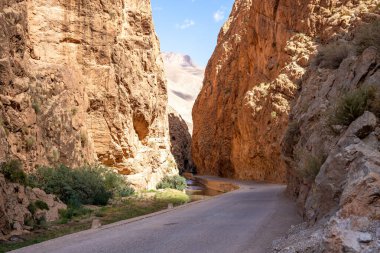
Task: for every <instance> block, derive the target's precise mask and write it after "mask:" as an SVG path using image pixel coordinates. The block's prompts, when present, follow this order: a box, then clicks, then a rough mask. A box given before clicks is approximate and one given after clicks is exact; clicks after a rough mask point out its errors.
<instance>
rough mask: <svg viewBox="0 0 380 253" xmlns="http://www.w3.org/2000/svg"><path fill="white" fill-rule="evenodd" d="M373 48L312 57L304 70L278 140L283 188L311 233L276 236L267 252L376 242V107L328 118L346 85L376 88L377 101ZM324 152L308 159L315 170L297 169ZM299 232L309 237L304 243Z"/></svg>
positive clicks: (379, 207)
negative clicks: (285, 178)
mask: <svg viewBox="0 0 380 253" xmlns="http://www.w3.org/2000/svg"><path fill="white" fill-rule="evenodd" d="M379 28H380V27H379ZM379 28H378V29H379ZM354 37H355V35H354ZM347 43H349V44H350V43H352V41H347ZM379 52H380V51H379V50H378V49H376V48H374V47H370V48H368V49H366V50H365V51H364V52H363V53H362V54H360V55H355V54H351V55H349V56H347V58H346V59H344V60H343V62H342V63H341V64H340V66H339V67H338V68H337V69H326V68H321V67H320V65H317V66H313V67H310V68H309V70H308V74H307V75H305V79H304V80H303V82H302V84H301V87H302V89H301V91H300V93H299V95H298V98H297V100H296V102H295V105H294V107H293V109H292V113H291V121H292V123H291V128H290V129H289V130H288V133H287V137H286V138H285V139H284V140H285V141H284V143H283V144H284V157H285V158H286V160H287V162H288V164H289V168H290V169H289V186H288V191H289V193H290V194H291V195H293V196H294V197H295V198H296V199H297V203H298V205H299V207H300V211H301V214H302V215H303V217H304V219H305V220H306V222H307V223H306V227H308V229H309V230H312V233H310V234H307V233H305V230H303V229H301V230H298V231H293V232H291V233H290V234H289V235H288V236H287V237H285V238H283V239H282V240H280V241H279V242H277V243H276V244H275V249H277V250H274V252H295V251H301V252H303V251H305V250H306V249H308V250H309V252H377V251H379V250H380V246H379V244H378V241H379V239H380V230H379V228H380V216H379V214H380V202H379V200H380V198H379V196H380V195H379V194H380V163H379V161H380V132H379V130H380V118H379V116H380V114H378V113H379V107H378V105H377V106H376V105H375V107H373V106H370V107H369V109H370V110H372V111H373V112H369V111H366V112H364V113H363V115H361V116H360V117H358V118H357V119H356V120H355V121H353V122H352V123H351V124H350V125H349V126H348V127H347V126H344V125H332V123H331V117H332V116H333V117H335V116H337V115H336V114H334V111H335V110H336V109H334V108H335V107H336V106H337V104H339V101H341V99H342V97H344V96H345V94H346V93H347V92H348V91H350V92H355V91H358V90H360V89H362V90H370V89H375V90H376V92H377V93H378V94H375V96H377V97H375V98H374V101H380V100H379V94H380V93H379V92H380V84H379V80H380V69H379V63H380V54H379ZM358 94H360V93H358ZM361 96H363V94H361ZM356 99H359V100H360V99H363V97H356ZM375 113H376V114H377V115H376V114H375ZM294 129H297V130H294ZM288 140H291V141H290V142H286V141H288ZM323 154H326V158H325V159H322V160H320V161H321V162H320V163H319V164H315V165H316V166H318V167H317V168H316V169H317V171H316V178H315V179H314V178H308V177H306V178H305V176H304V175H305V173H302V172H306V173H307V174H309V173H310V170H309V168H310V166H311V164H310V159H315V158H314V157H319V156H321V155H323ZM300 172H301V173H300ZM289 238H293V239H291V240H289ZM306 238H313V240H312V242H311V243H306V242H308V239H306ZM300 242H304V243H300ZM309 242H310V241H309ZM284 249H285V250H284Z"/></svg>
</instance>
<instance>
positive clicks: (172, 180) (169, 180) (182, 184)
mask: <svg viewBox="0 0 380 253" xmlns="http://www.w3.org/2000/svg"><path fill="white" fill-rule="evenodd" d="M186 186H187V184H186V179H185V178H184V177H181V176H178V175H175V176H170V177H169V176H165V177H164V178H163V179H162V180H161V182H159V183H158V184H157V189H176V190H179V191H183V190H185V189H186Z"/></svg>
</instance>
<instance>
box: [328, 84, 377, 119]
mask: <svg viewBox="0 0 380 253" xmlns="http://www.w3.org/2000/svg"><path fill="white" fill-rule="evenodd" d="M376 93H377V89H376V88H374V87H362V88H359V89H356V90H354V91H351V92H348V93H347V94H346V95H344V96H343V97H342V98H341V99H340V100H339V101H338V103H337V104H336V106H335V107H334V108H333V110H332V111H330V113H329V115H328V123H329V125H330V126H333V125H344V126H348V125H350V124H351V123H352V122H353V121H354V120H355V119H357V118H358V117H360V116H361V115H363V113H364V112H365V111H367V110H372V111H374V110H376V106H377V105H376V103H377V102H376Z"/></svg>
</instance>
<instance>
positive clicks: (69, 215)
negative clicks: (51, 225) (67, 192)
mask: <svg viewBox="0 0 380 253" xmlns="http://www.w3.org/2000/svg"><path fill="white" fill-rule="evenodd" d="M91 213H92V210H90V209H88V208H84V207H83V206H80V207H74V206H69V207H68V208H67V209H60V210H59V218H60V223H61V224H65V223H67V222H68V221H69V220H71V219H73V218H75V217H81V216H86V215H89V214H91Z"/></svg>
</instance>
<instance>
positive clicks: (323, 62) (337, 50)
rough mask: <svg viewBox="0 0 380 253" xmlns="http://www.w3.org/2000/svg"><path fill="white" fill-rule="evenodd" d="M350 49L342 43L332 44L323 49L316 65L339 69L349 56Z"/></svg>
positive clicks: (318, 55) (319, 52)
mask: <svg viewBox="0 0 380 253" xmlns="http://www.w3.org/2000/svg"><path fill="white" fill-rule="evenodd" d="M349 52H350V48H349V46H348V45H347V44H345V43H341V42H332V43H330V44H327V45H325V46H324V47H321V48H320V49H319V51H318V54H317V56H316V64H317V65H318V66H319V67H321V68H327V69H337V68H339V66H340V64H341V63H342V61H343V60H344V59H346V58H347V57H348V55H349Z"/></svg>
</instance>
